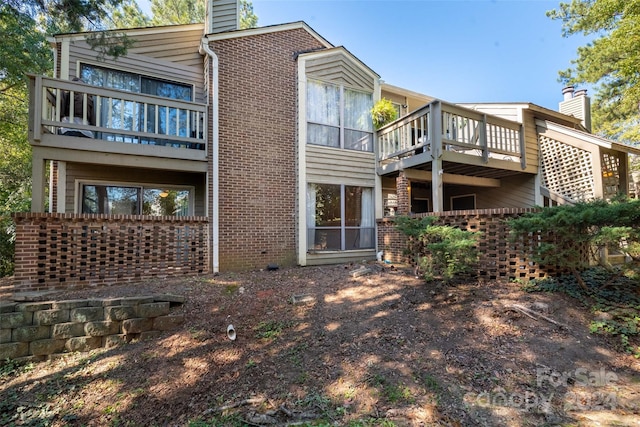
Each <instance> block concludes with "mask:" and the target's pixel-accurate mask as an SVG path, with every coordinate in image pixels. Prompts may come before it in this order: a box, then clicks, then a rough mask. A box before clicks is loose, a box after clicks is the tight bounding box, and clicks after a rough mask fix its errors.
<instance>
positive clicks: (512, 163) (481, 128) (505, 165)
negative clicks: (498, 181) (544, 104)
mask: <svg viewBox="0 0 640 427" xmlns="http://www.w3.org/2000/svg"><path fill="white" fill-rule="evenodd" d="M377 137H378V138H377V139H378V174H380V175H390V174H394V173H397V172H398V171H401V170H405V169H419V170H425V171H435V170H438V171H440V173H441V174H442V173H443V172H446V173H447V174H457V175H467V176H474V177H484V178H501V177H505V176H509V175H513V174H517V173H522V172H526V173H536V172H537V163H536V162H532V161H531V159H529V157H530V156H528V150H527V147H526V139H525V135H524V129H523V125H522V124H520V123H516V122H513V121H510V120H506V119H503V118H500V117H496V116H491V115H488V114H484V113H481V112H479V111H476V110H472V109H468V108H463V107H460V106H457V105H454V104H449V103H445V102H442V101H439V100H436V101H433V102H431V103H429V104H427V105H425V106H423V107H421V108H419V109H417V110H415V111H413V112H411V113H409V114H408V115H406V116H404V117H401V118H399V119H398V120H395V121H394V122H392V123H389V124H387V125H386V126H384V127H382V128H381V129H379V130H378V134H377ZM530 148H531V150H530V151H533V152H535V150H536V148H535V147H530ZM434 164H435V165H434Z"/></svg>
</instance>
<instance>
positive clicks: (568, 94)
mask: <svg viewBox="0 0 640 427" xmlns="http://www.w3.org/2000/svg"><path fill="white" fill-rule="evenodd" d="M574 90H575V87H574V86H573V85H569V86H565V87H564V88H562V95H563V96H564V100H565V101H566V100H568V99H571V98H573V92H574Z"/></svg>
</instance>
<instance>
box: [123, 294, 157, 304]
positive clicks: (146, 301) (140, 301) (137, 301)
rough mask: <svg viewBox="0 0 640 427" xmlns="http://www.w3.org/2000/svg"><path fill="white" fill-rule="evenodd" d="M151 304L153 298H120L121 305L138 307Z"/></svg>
mask: <svg viewBox="0 0 640 427" xmlns="http://www.w3.org/2000/svg"><path fill="white" fill-rule="evenodd" d="M152 302H153V297H151V296H149V297H128V298H122V305H139V304H149V303H152Z"/></svg>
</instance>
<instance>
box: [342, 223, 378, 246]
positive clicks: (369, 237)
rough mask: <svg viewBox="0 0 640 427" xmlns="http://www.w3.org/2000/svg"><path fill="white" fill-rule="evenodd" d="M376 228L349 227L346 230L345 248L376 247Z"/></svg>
mask: <svg viewBox="0 0 640 427" xmlns="http://www.w3.org/2000/svg"><path fill="white" fill-rule="evenodd" d="M374 238H375V229H373V228H348V229H347V230H345V250H347V251H349V250H355V249H372V248H374V247H375V246H374V244H373V242H374Z"/></svg>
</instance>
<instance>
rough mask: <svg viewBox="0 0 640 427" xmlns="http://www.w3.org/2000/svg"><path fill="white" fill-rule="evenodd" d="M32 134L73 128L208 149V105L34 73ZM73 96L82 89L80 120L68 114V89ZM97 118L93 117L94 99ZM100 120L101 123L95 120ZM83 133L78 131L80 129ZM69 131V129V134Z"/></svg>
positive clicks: (74, 113) (37, 137)
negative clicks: (90, 103)
mask: <svg viewBox="0 0 640 427" xmlns="http://www.w3.org/2000/svg"><path fill="white" fill-rule="evenodd" d="M29 85H30V91H29V97H30V99H29V103H30V104H29V115H30V122H29V124H30V126H29V132H30V137H31V139H32V140H33V141H36V142H37V141H40V140H41V138H42V136H43V135H44V134H54V135H62V134H64V131H65V130H68V129H69V128H72V129H73V130H76V131H78V132H83V133H84V134H86V135H91V137H93V138H96V139H101V140H105V141H113V142H123V143H130V144H148V145H159V146H166V147H175V148H187V149H195V150H205V149H206V144H205V138H206V135H207V132H206V117H207V106H206V105H204V104H198V103H194V102H187V101H180V100H174V99H169V98H162V97H158V96H152V95H144V94H139V93H132V92H127V91H122V90H115V89H105V88H102V87H97V86H91V85H87V84H84V83H81V82H72V81H69V80H60V79H52V78H48V77H43V76H29ZM65 93H66V94H68V97H69V98H70V99H71V100H73V99H74V96H76V95H77V94H79V96H80V97H81V101H80V104H81V105H82V111H73V110H74V102H71V103H70V108H69V109H70V110H71V111H70V112H69V114H68V115H69V116H70V117H74V116H75V117H77V119H76V120H75V122H74V123H69V119H68V118H65V117H64V114H63V111H64V110H63V107H64V104H63V94H65ZM90 101H91V102H92V103H93V110H94V120H90V117H89V115H90V111H91V110H90V108H88V105H89V102H90ZM93 121H95V124H91V122H93ZM76 133H77V132H76ZM67 135H68V134H67Z"/></svg>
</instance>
